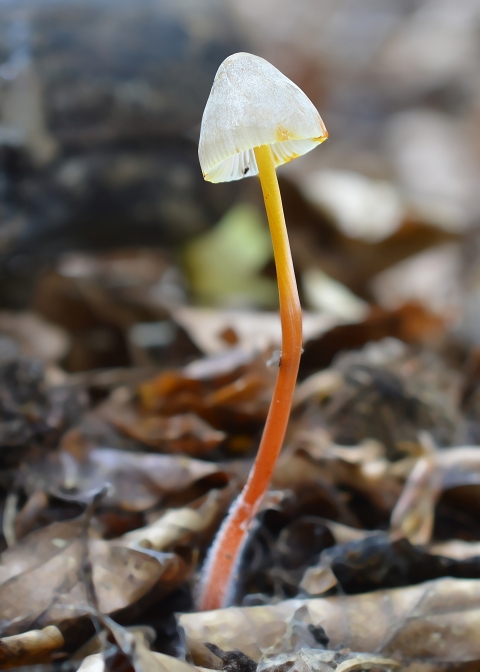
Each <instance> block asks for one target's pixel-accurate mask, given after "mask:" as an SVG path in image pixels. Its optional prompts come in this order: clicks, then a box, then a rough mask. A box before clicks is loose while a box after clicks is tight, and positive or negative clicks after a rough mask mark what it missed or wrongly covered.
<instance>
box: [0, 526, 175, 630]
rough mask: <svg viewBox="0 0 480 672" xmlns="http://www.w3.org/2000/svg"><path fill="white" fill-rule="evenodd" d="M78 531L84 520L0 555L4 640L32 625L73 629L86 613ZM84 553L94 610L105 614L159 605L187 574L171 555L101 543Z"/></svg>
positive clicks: (93, 542)
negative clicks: (89, 568) (139, 605)
mask: <svg viewBox="0 0 480 672" xmlns="http://www.w3.org/2000/svg"><path fill="white" fill-rule="evenodd" d="M83 528H84V520H83V518H80V519H77V520H75V521H72V522H70V523H54V524H52V525H49V526H47V527H45V528H43V529H41V530H38V531H36V532H32V533H31V534H29V535H27V536H26V537H25V538H24V539H22V540H21V541H20V542H19V543H18V544H17V545H16V546H14V547H13V548H12V549H8V550H7V551H5V552H4V553H3V554H2V555H1V566H0V567H1V569H2V572H1V574H0V578H1V583H0V619H1V621H2V623H3V624H4V632H5V633H6V634H16V633H18V632H21V631H23V630H25V629H28V628H30V627H31V626H32V625H33V624H35V625H37V626H47V625H60V624H63V625H64V626H65V627H66V626H67V625H75V623H76V622H78V619H79V618H80V617H82V616H85V615H87V614H89V613H91V611H92V605H91V604H89V602H88V599H87V593H86V588H85V576H84V568H85V562H86V560H87V553H86V544H85V539H84V535H83V534H82V533H83ZM88 549H89V552H88V556H89V560H90V562H91V565H92V580H93V585H94V588H95V592H96V594H97V598H98V605H99V609H100V610H101V611H102V612H103V613H105V614H109V613H114V612H118V611H124V610H126V609H128V608H130V607H133V606H135V605H136V604H137V603H139V602H140V601H148V600H155V599H159V598H160V597H161V596H162V595H164V594H167V593H168V592H170V590H174V589H175V588H176V587H177V586H178V585H179V584H180V583H181V582H182V581H183V580H185V578H186V577H187V574H188V568H187V566H186V565H185V563H184V562H183V561H182V560H181V559H180V558H179V557H178V556H176V555H174V554H168V553H165V554H159V553H156V554H155V553H153V554H152V553H151V554H147V552H141V551H140V550H133V549H129V548H125V547H122V546H117V545H116V544H115V542H114V541H104V540H101V539H91V540H89V542H88ZM63 625H62V627H63Z"/></svg>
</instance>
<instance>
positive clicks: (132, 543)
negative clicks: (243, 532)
mask: <svg viewBox="0 0 480 672" xmlns="http://www.w3.org/2000/svg"><path fill="white" fill-rule="evenodd" d="M228 494H229V493H225V491H220V490H211V491H210V492H209V494H208V495H207V497H206V498H205V500H204V501H203V502H202V503H201V504H200V505H198V508H193V506H185V507H183V508H180V509H169V510H168V511H166V512H165V513H164V514H163V515H162V516H160V518H158V519H157V520H155V521H154V522H152V523H150V525H147V526H146V527H141V528H138V529H136V530H132V531H131V532H127V533H126V534H124V535H123V536H122V537H119V538H118V539H117V540H116V542H117V543H118V544H119V545H123V544H125V545H126V546H128V547H129V548H137V547H141V548H148V549H153V550H155V551H167V550H174V549H175V547H177V546H180V545H181V546H185V545H187V544H191V545H196V543H198V541H199V540H200V539H201V538H202V537H205V536H207V538H210V537H211V536H212V535H213V532H214V530H215V528H216V527H217V526H216V523H218V522H219V519H220V517H221V515H222V514H223V513H224V511H225V509H226V507H227V506H228V503H229V500H230V497H229V496H228ZM209 532H210V534H209Z"/></svg>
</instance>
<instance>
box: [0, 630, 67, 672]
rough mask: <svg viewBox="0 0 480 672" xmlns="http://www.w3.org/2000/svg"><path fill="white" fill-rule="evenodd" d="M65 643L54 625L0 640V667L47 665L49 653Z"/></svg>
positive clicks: (3, 668)
mask: <svg viewBox="0 0 480 672" xmlns="http://www.w3.org/2000/svg"><path fill="white" fill-rule="evenodd" d="M64 643H65V640H64V638H63V635H62V633H61V632H60V630H59V629H58V628H57V627H56V626H54V625H48V626H47V627H46V628H43V630H29V631H27V632H22V634H21V635H12V636H11V637H3V638H2V639H0V667H1V668H2V670H5V669H8V668H11V667H20V666H22V665H35V664H39V663H47V662H48V661H49V657H50V653H52V651H55V650H56V649H59V648H60V647H62V646H63V645H64Z"/></svg>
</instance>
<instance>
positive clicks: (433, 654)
mask: <svg viewBox="0 0 480 672" xmlns="http://www.w3.org/2000/svg"><path fill="white" fill-rule="evenodd" d="M292 624H296V627H297V638H298V633H299V632H302V631H303V633H304V636H305V637H308V636H309V626H314V627H320V626H321V627H322V628H323V629H324V631H325V633H326V636H327V637H328V638H329V640H330V643H329V646H330V647H331V648H332V649H334V650H336V649H340V648H342V647H348V648H350V649H351V650H352V651H358V652H365V653H369V652H372V651H375V652H377V653H379V654H381V655H385V656H391V655H395V657H401V658H404V659H407V660H408V659H416V658H421V659H425V660H429V659H431V660H434V661H444V662H451V663H453V662H464V661H470V660H480V641H479V639H478V629H479V627H480V581H479V580H460V579H439V580H436V581H431V582H427V583H424V584H420V585H417V586H410V587H407V588H398V589H393V590H379V591H376V592H373V593H364V594H361V595H355V596H346V597H327V598H318V599H313V600H307V601H305V600H289V601H286V602H280V603H278V604H276V605H269V606H259V607H245V608H235V607H230V608H229V609H220V610H218V611H210V612H205V613H197V614H183V615H182V616H181V617H180V619H179V625H180V627H181V628H182V629H183V631H184V633H185V643H186V647H187V650H188V651H189V652H190V654H191V655H192V657H193V660H194V662H195V663H196V664H203V665H206V666H207V667H212V662H213V659H212V653H211V652H210V651H209V650H208V649H207V648H206V647H205V642H210V643H212V644H215V645H216V646H218V647H219V648H221V649H222V650H225V651H227V650H230V649H233V648H237V649H240V650H241V651H243V653H245V654H246V655H248V656H249V657H251V658H253V660H256V661H258V660H259V659H260V657H261V656H262V655H265V654H266V653H267V652H268V653H269V654H270V653H275V652H288V649H286V641H285V637H286V635H288V631H289V630H291V628H292ZM302 629H303V630H302Z"/></svg>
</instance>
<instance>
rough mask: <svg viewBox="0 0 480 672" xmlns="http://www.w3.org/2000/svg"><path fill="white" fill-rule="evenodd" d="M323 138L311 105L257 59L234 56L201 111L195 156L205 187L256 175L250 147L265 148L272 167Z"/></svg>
mask: <svg viewBox="0 0 480 672" xmlns="http://www.w3.org/2000/svg"><path fill="white" fill-rule="evenodd" d="M327 137H328V133H327V129H326V128H325V126H324V123H323V121H322V119H321V117H320V115H319V114H318V112H317V110H316V108H315V106H314V105H313V103H312V102H311V101H310V100H309V99H308V98H307V96H306V95H305V94H304V93H303V91H302V90H301V89H299V88H298V86H297V85H296V84H294V83H293V82H292V81H290V80H289V79H288V78H287V77H285V75H282V73H281V72H280V71H279V70H277V68H274V67H273V65H271V64H270V63H268V61H265V60H264V59H263V58H260V57H259V56H253V55H252V54H246V53H243V52H241V53H239V54H233V56H229V57H228V58H227V59H225V61H223V63H222V64H221V66H220V67H219V69H218V71H217V74H216V76H215V80H214V82H213V86H212V90H211V92H210V96H209V98H208V101H207V104H206V106H205V111H204V113H203V118H202V127H201V130H200V141H199V145H198V156H199V159H200V165H201V167H202V172H203V176H204V178H205V179H206V180H208V181H209V182H230V181H232V180H240V179H241V178H242V177H245V176H247V175H248V176H250V175H256V174H257V173H258V168H257V162H256V160H255V154H254V152H253V148H254V147H259V146H260V145H270V146H271V148H272V153H273V159H274V163H275V166H281V165H282V164H283V163H287V162H288V161H291V160H292V159H295V158H297V156H300V155H302V154H305V153H306V152H309V151H310V150H311V149H314V148H315V147H316V146H317V145H318V144H320V143H321V142H323V141H324V140H326V139H327Z"/></svg>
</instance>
